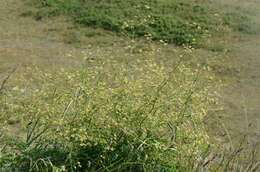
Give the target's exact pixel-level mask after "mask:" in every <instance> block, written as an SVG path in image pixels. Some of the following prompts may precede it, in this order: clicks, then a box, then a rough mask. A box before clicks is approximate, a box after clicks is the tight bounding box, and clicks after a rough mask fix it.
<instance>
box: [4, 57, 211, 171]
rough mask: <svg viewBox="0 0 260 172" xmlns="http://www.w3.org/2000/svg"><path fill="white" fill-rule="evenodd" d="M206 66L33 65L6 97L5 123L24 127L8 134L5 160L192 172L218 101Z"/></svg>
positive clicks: (33, 165)
mask: <svg viewBox="0 0 260 172" xmlns="http://www.w3.org/2000/svg"><path fill="white" fill-rule="evenodd" d="M203 70H204V69H198V70H194V69H191V68H190V67H187V66H185V65H184V64H181V63H178V64H175V65H173V66H172V68H171V69H169V68H165V66H164V65H163V64H160V63H158V62H156V60H153V59H143V60H136V61H129V62H125V61H119V60H117V59H113V58H111V59H102V60H100V59H96V61H95V64H93V65H92V66H88V67H86V66H84V65H83V66H82V67H80V68H79V69H77V70H71V71H69V70H64V69H60V70H57V71H55V73H53V72H50V71H45V70H43V69H40V68H37V67H36V66H35V67H27V68H26V72H25V73H23V74H21V75H20V76H17V78H16V79H15V80H16V81H15V83H19V84H16V85H12V88H10V89H9V90H8V91H6V92H5V94H4V96H1V107H4V110H1V122H2V123H3V124H6V127H7V128H8V127H9V126H10V125H9V124H8V123H9V120H10V119H12V118H16V119H17V121H19V122H18V123H19V125H17V126H18V127H20V130H21V132H20V135H19V136H11V135H10V132H8V131H7V132H5V134H4V138H5V139H6V140H10V142H8V150H9V151H8V152H9V154H7V153H6V151H4V150H3V151H2V153H1V155H3V156H2V157H0V164H1V165H2V166H4V167H10V168H11V167H12V168H18V169H30V170H32V171H35V170H36V171H37V170H54V169H55V170H60V171H62V170H65V171H67V170H69V171H182V170H191V169H193V168H195V164H196V163H197V162H198V160H199V159H201V156H202V155H203V153H204V152H205V151H206V150H207V148H208V145H209V139H208V136H207V133H206V131H205V129H204V126H203V124H202V120H203V118H204V116H205V115H206V114H207V111H208V109H209V107H210V106H211V104H213V103H214V102H215V100H214V99H213V98H212V97H213V96H212V95H210V94H209V93H210V91H209V90H210V83H211V82H213V80H212V77H209V76H207V75H205V73H204V71H203ZM25 80H27V81H28V82H26V83H25V82H24V81H25ZM13 140H15V141H13ZM10 152H11V153H10Z"/></svg>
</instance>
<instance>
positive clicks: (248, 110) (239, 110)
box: [0, 0, 260, 141]
mask: <svg viewBox="0 0 260 172" xmlns="http://www.w3.org/2000/svg"><path fill="white" fill-rule="evenodd" d="M218 3H219V4H221V5H223V4H224V5H225V4H228V5H232V6H238V7H242V8H244V9H246V10H248V11H251V12H253V13H254V14H255V15H254V16H253V17H252V18H253V20H255V22H256V25H260V1H259V0H219V1H218ZM23 7H24V6H23V4H22V1H21V0H0V79H1V76H3V75H4V74H5V72H6V71H8V70H9V69H10V68H11V67H12V66H16V65H18V64H19V65H28V64H35V63H36V64H40V65H47V66H49V67H53V68H55V67H57V66H59V65H61V66H69V67H73V66H77V65H78V63H79V61H78V60H76V59H73V58H72V57H77V54H79V52H80V51H81V50H80V49H77V48H75V47H73V46H70V45H68V44H65V43H64V42H63V38H62V36H61V35H60V34H57V33H56V32H63V30H64V28H67V27H70V24H68V23H67V22H65V21H64V20H63V19H58V21H57V22H53V20H52V21H44V22H37V21H35V20H33V19H31V18H24V17H20V14H21V11H22V10H23ZM257 8H258V9H257ZM229 48H230V49H231V50H232V51H231V54H230V55H231V56H233V57H234V59H235V61H234V64H233V65H234V67H235V68H237V71H241V72H240V73H239V77H238V78H237V81H236V82H235V83H233V84H231V85H229V86H227V87H225V88H224V89H223V91H222V96H221V97H222V101H223V103H224V107H225V110H224V112H221V113H223V114H222V115H221V118H220V121H221V122H219V123H218V122H217V123H216V122H215V121H214V122H212V125H213V124H215V126H212V128H216V127H218V128H219V127H224V126H225V128H227V129H228V130H229V133H230V135H231V137H232V139H233V138H234V140H237V139H236V138H240V136H242V135H244V134H247V135H249V136H250V138H249V139H250V140H254V141H260V30H259V32H258V33H257V34H256V35H250V36H248V35H247V36H242V39H241V40H240V41H238V42H234V43H233V44H230V47H229ZM69 53H70V54H72V57H68V56H66V54H69ZM222 125H224V126H222ZM216 131H217V129H216Z"/></svg>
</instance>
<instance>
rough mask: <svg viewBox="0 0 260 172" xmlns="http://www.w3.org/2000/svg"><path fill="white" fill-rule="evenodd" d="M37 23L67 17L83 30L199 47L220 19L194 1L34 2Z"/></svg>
mask: <svg viewBox="0 0 260 172" xmlns="http://www.w3.org/2000/svg"><path fill="white" fill-rule="evenodd" d="M34 3H35V4H36V5H37V6H38V7H39V9H40V10H39V11H38V12H37V14H36V15H35V16H36V18H37V19H41V18H44V17H49V16H56V15H67V16H70V17H71V18H72V19H73V21H74V22H75V23H78V24H81V25H83V26H89V27H94V28H102V29H105V30H110V31H113V32H117V33H121V34H126V35H128V36H130V37H148V38H151V39H153V40H163V41H166V42H168V43H175V44H177V45H183V44H189V45H196V44H198V42H200V41H201V39H202V37H203V35H207V34H208V33H209V32H212V31H214V29H215V28H216V26H217V25H218V24H219V23H218V21H219V20H218V17H216V16H214V15H213V11H212V10H213V9H210V7H209V5H208V3H199V2H194V1H193V0H184V1H183V0H182V1H181V0H148V1H145V0H125V1H119V0H101V1H93V0H63V1H59V0H34Z"/></svg>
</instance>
